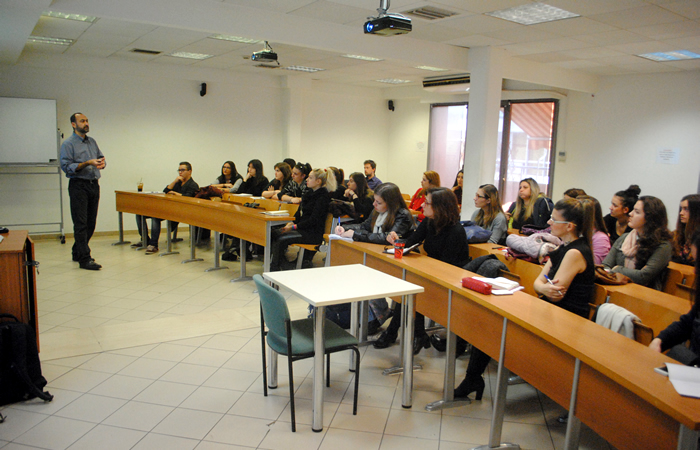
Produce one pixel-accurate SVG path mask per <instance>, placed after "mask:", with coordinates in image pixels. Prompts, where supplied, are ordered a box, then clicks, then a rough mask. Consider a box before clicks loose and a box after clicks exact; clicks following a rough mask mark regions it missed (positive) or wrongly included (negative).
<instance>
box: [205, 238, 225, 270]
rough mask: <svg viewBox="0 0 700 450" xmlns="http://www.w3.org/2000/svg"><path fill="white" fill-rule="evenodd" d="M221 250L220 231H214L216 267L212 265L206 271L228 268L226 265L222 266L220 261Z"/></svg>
mask: <svg viewBox="0 0 700 450" xmlns="http://www.w3.org/2000/svg"><path fill="white" fill-rule="evenodd" d="M220 250H221V245H220V243H219V232H218V231H215V232H214V267H210V268H208V269H206V270H205V272H213V271H215V270H221V269H228V267H226V266H222V265H220V263H219V252H220Z"/></svg>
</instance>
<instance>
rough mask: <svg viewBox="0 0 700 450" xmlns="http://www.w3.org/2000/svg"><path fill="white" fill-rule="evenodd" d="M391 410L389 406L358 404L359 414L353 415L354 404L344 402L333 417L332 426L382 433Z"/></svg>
mask: <svg viewBox="0 0 700 450" xmlns="http://www.w3.org/2000/svg"><path fill="white" fill-rule="evenodd" d="M389 411H390V409H389V408H373V407H370V406H361V407H360V406H358V410H357V415H353V414H352V404H351V403H350V404H342V405H340V408H339V409H338V411H337V412H336V413H335V416H334V417H333V422H331V428H340V429H343V430H355V431H366V432H369V433H380V434H381V433H384V428H385V427H386V424H387V419H388V418H389Z"/></svg>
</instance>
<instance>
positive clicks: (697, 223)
mask: <svg viewBox="0 0 700 450" xmlns="http://www.w3.org/2000/svg"><path fill="white" fill-rule="evenodd" d="M699 229H700V195H699V194H691V195H686V196H685V197H683V198H682V199H681V204H680V206H679V208H678V221H677V222H676V230H675V231H674V232H673V250H674V255H673V260H674V261H675V262H677V263H681V264H687V265H693V264H695V258H694V257H693V256H692V255H691V253H690V246H691V243H692V237H693V235H694V234H695V233H696V232H697V231H698V230H699Z"/></svg>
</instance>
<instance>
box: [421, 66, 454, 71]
mask: <svg viewBox="0 0 700 450" xmlns="http://www.w3.org/2000/svg"><path fill="white" fill-rule="evenodd" d="M416 69H421V70H430V71H431V72H446V71H447V70H448V69H441V68H439V67H432V66H416Z"/></svg>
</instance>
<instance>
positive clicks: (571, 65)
mask: <svg viewBox="0 0 700 450" xmlns="http://www.w3.org/2000/svg"><path fill="white" fill-rule="evenodd" d="M552 65H554V66H557V67H561V68H562V69H569V70H578V69H586V68H589V67H600V66H601V64H598V63H596V62H595V61H590V60H586V59H577V60H570V61H561V62H554V63H552Z"/></svg>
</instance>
